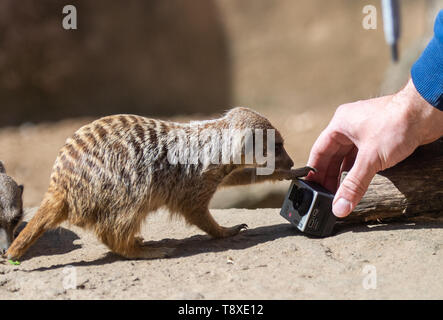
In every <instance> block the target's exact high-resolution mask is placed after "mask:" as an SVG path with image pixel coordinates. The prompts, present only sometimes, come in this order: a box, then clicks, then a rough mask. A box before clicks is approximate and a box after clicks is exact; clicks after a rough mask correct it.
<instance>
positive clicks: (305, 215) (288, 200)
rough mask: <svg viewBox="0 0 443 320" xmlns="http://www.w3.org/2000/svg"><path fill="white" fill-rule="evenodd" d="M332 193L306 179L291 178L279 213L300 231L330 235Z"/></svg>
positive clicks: (332, 224) (333, 223)
mask: <svg viewBox="0 0 443 320" xmlns="http://www.w3.org/2000/svg"><path fill="white" fill-rule="evenodd" d="M333 199H334V194H332V193H330V192H329V191H328V190H326V189H325V188H323V187H322V186H321V185H319V184H317V183H315V182H312V181H307V180H302V179H296V180H293V181H292V183H291V186H290V187H289V191H288V193H287V195H286V197H285V201H284V203H283V206H282V208H281V211H280V215H281V216H282V217H284V218H285V219H286V220H288V221H289V222H291V223H292V224H293V225H295V226H296V227H297V228H298V229H299V230H300V231H302V232H304V233H306V234H310V235H313V236H318V237H327V236H329V235H331V233H332V231H333V228H334V225H335V221H336V217H335V215H334V214H333V213H332V200H333Z"/></svg>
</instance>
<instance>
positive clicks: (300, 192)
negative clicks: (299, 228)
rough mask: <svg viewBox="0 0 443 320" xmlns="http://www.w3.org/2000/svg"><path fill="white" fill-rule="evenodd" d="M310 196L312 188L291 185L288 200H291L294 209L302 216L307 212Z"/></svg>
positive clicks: (311, 196) (311, 195)
mask: <svg viewBox="0 0 443 320" xmlns="http://www.w3.org/2000/svg"><path fill="white" fill-rule="evenodd" d="M312 198H313V192H312V190H309V189H306V188H298V187H297V186H294V187H293V189H292V191H291V194H290V195H289V200H291V201H292V203H293V207H294V209H295V210H297V211H298V214H299V215H300V216H304V215H305V214H306V213H307V212H308V210H309V207H310V206H311V202H312Z"/></svg>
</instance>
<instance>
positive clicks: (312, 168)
mask: <svg viewBox="0 0 443 320" xmlns="http://www.w3.org/2000/svg"><path fill="white" fill-rule="evenodd" d="M306 168H309V169H310V170H311V171H313V172H314V173H317V169H315V168H314V167H311V166H306Z"/></svg>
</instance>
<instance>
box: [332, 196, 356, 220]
mask: <svg viewBox="0 0 443 320" xmlns="http://www.w3.org/2000/svg"><path fill="white" fill-rule="evenodd" d="M351 210H352V204H351V203H350V202H349V201H348V200H346V199H343V198H340V199H338V200H337V201H336V202H335V203H334V205H333V206H332V212H333V213H334V214H335V215H336V216H337V217H339V218H343V217H346V216H347V215H348V214H350V213H351Z"/></svg>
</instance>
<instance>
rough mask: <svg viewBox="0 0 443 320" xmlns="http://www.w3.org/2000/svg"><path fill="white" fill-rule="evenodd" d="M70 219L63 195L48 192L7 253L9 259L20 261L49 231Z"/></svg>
mask: <svg viewBox="0 0 443 320" xmlns="http://www.w3.org/2000/svg"><path fill="white" fill-rule="evenodd" d="M67 217H68V206H67V203H66V201H65V197H64V196H63V194H61V193H60V192H57V191H51V190H48V192H47V193H46V195H45V197H44V198H43V201H42V204H41V205H40V208H39V209H38V210H37V212H36V213H35V215H34V217H32V219H31V220H30V221H29V222H28V224H27V225H26V227H25V228H24V229H23V230H22V231H21V232H20V234H19V235H18V237H17V238H16V239H15V240H14V241H13V242H12V244H11V246H10V247H9V249H8V251H7V253H6V254H7V256H8V259H12V260H17V259H19V258H20V257H21V256H22V255H23V254H24V253H25V252H26V250H28V248H29V247H30V246H31V245H32V244H33V243H34V242H35V241H36V240H37V239H38V238H39V237H40V236H41V235H42V234H43V233H44V232H45V231H47V230H49V229H53V228H55V227H56V226H57V225H59V224H60V223H62V222H63V221H64V220H66V219H67Z"/></svg>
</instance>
